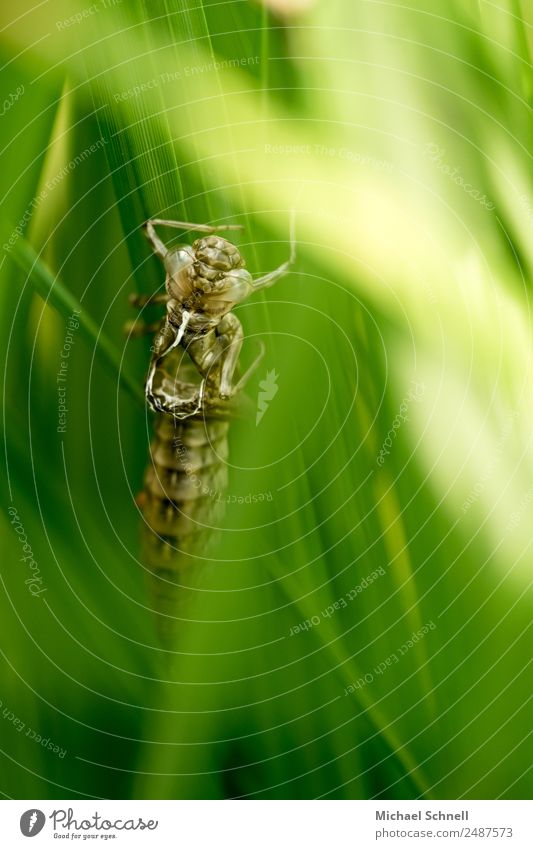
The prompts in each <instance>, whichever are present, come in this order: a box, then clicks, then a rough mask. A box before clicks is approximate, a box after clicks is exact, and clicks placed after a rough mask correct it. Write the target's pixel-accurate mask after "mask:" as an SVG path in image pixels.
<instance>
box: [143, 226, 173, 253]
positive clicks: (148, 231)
mask: <svg viewBox="0 0 533 849" xmlns="http://www.w3.org/2000/svg"><path fill="white" fill-rule="evenodd" d="M155 221H157V219H155ZM143 229H144V234H145V236H146V238H147V239H148V241H149V242H150V244H151V246H152V250H153V252H154V253H155V255H156V256H157V257H159V259H160V260H164V259H165V257H166V255H167V253H168V248H167V246H166V245H165V243H164V242H162V241H161V239H160V238H159V236H158V235H157V233H156V232H155V230H154V221H145V222H144V224H143Z"/></svg>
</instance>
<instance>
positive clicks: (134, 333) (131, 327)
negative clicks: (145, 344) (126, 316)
mask: <svg viewBox="0 0 533 849" xmlns="http://www.w3.org/2000/svg"><path fill="white" fill-rule="evenodd" d="M160 327H161V321H152V322H150V323H147V322H145V321H127V322H126V323H125V325H124V333H125V334H126V335H127V336H130V337H131V338H132V339H138V338H139V337H140V336H147V335H148V334H149V333H157V331H158V330H159V328H160Z"/></svg>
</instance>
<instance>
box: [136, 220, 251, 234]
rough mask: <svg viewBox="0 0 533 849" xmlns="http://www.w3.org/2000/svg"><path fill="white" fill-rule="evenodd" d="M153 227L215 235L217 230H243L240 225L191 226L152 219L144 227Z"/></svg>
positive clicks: (184, 222)
mask: <svg viewBox="0 0 533 849" xmlns="http://www.w3.org/2000/svg"><path fill="white" fill-rule="evenodd" d="M153 225H157V226H163V227H174V228H175V229H177V230H196V231H198V233H216V232H217V231H218V230H244V227H243V225H242V224H213V225H211V224H191V223H190V222H189V221H171V220H168V219H166V218H152V219H151V221H147V222H146V224H145V225H144V226H145V227H146V228H147V230H148V227H151V229H152V231H153V230H154V228H153ZM154 233H155V231H154Z"/></svg>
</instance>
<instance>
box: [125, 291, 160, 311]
mask: <svg viewBox="0 0 533 849" xmlns="http://www.w3.org/2000/svg"><path fill="white" fill-rule="evenodd" d="M128 301H129V302H130V304H131V306H132V307H137V308H142V307H147V306H151V305H152V304H166V302H167V301H168V294H167V292H164V293H163V294H160V295H138V294H137V293H133V294H131V295H130V296H129V297H128Z"/></svg>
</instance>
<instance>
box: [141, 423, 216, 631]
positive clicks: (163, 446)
mask: <svg viewBox="0 0 533 849" xmlns="http://www.w3.org/2000/svg"><path fill="white" fill-rule="evenodd" d="M228 428H229V423H228V421H227V420H224V419H220V418H215V417H209V415H208V412H206V411H204V413H203V414H200V415H196V416H191V417H189V418H187V419H184V420H178V419H175V418H174V417H173V416H171V415H169V414H168V413H159V414H158V415H157V419H156V423H155V438H154V440H153V442H152V445H151V456H150V463H149V464H148V467H147V469H146V473H145V479H144V491H143V493H142V495H141V498H140V504H141V509H142V513H143V518H144V523H143V531H142V549H143V562H144V565H145V566H146V568H147V569H148V571H149V583H150V591H151V595H152V605H153V608H154V610H155V612H156V613H157V614H158V620H159V621H158V624H159V631H160V634H161V636H162V637H163V638H168V637H170V636H172V634H174V633H175V631H176V629H177V627H178V626H179V619H180V616H184V618H187V617H186V613H185V607H186V604H187V600H188V597H190V595H191V593H190V592H188V589H189V588H191V587H193V586H194V584H195V583H196V579H197V576H198V573H199V570H201V569H202V564H203V560H202V558H203V557H205V556H206V555H207V554H208V551H210V550H212V549H213V546H214V540H215V538H216V531H214V528H216V527H217V526H218V525H219V524H220V520H221V518H222V515H223V510H224V504H223V500H222V493H223V492H224V490H225V488H226V485H227V465H226V460H227V456H228Z"/></svg>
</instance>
